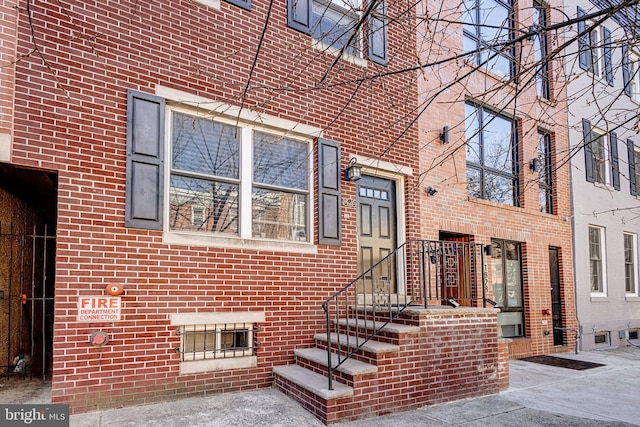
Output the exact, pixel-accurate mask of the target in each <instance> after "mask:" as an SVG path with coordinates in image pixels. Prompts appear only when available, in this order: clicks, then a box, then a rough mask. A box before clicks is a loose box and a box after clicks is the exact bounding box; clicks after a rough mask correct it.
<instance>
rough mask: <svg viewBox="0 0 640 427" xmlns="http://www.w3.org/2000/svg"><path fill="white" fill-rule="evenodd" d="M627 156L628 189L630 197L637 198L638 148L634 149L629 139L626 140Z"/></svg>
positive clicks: (639, 155)
mask: <svg viewBox="0 0 640 427" xmlns="http://www.w3.org/2000/svg"><path fill="white" fill-rule="evenodd" d="M627 156H628V159H629V189H630V192H631V195H632V196H637V195H638V185H640V147H636V145H635V144H634V142H633V141H632V140H631V139H627Z"/></svg>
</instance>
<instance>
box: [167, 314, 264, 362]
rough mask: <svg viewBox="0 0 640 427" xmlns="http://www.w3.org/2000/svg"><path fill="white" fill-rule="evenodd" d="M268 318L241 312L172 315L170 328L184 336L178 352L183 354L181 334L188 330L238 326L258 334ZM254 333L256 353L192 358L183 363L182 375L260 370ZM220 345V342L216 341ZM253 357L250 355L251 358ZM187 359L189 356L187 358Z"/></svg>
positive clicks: (252, 337)
mask: <svg viewBox="0 0 640 427" xmlns="http://www.w3.org/2000/svg"><path fill="white" fill-rule="evenodd" d="M265 319H266V314H265V312H263V311H240V312H235V311H234V312H215V313H214V312H198V313H173V314H172V315H171V321H170V324H171V326H172V327H175V328H176V329H175V331H176V333H177V334H179V335H180V336H181V338H180V343H179V347H178V352H177V353H180V352H181V351H183V350H184V341H183V338H182V337H183V336H184V334H183V333H182V332H183V331H184V328H185V327H194V326H195V328H196V329H197V328H201V329H204V328H205V326H207V328H209V327H211V328H214V327H215V329H216V333H218V328H220V331H222V330H225V329H229V326H231V325H234V324H237V325H241V326H245V325H251V330H252V331H256V329H257V326H258V325H259V324H261V323H264V322H265ZM254 333H255V332H253V333H251V337H250V339H251V341H249V342H251V343H253V349H252V350H251V352H249V350H247V351H242V352H241V351H236V352H235V354H234V353H233V352H229V354H224V355H222V354H221V356H220V357H216V358H213V357H212V358H209V359H207V358H204V356H205V354H204V352H202V353H203V354H202V355H201V357H196V358H191V359H186V358H185V360H181V361H180V374H181V375H182V374H192V373H196V372H205V371H222V370H229V369H241V368H255V367H257V366H258V357H257V355H256V352H255V349H256V348H257V347H258V346H259V345H257V343H256V342H255V336H254ZM217 342H219V341H217ZM249 353H251V354H249ZM185 356H186V355H185Z"/></svg>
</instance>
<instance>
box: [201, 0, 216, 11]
mask: <svg viewBox="0 0 640 427" xmlns="http://www.w3.org/2000/svg"><path fill="white" fill-rule="evenodd" d="M195 2H196V3H200V4H202V5H204V6H208V7H211V8H213V9H218V10H219V9H220V0H195Z"/></svg>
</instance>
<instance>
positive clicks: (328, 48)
mask: <svg viewBox="0 0 640 427" xmlns="http://www.w3.org/2000/svg"><path fill="white" fill-rule="evenodd" d="M349 3H353V4H349ZM364 4H365V0H312V2H311V7H312V8H313V10H314V11H316V9H319V10H320V13H322V12H323V11H325V9H326V11H329V13H331V14H335V16H336V17H337V18H340V13H342V15H341V16H343V17H349V16H350V17H352V21H353V23H354V24H357V22H358V21H359V20H360V16H361V13H362V9H363V5H364ZM312 16H313V17H314V18H313V19H315V13H313V12H312ZM347 19H348V18H347ZM318 24H320V23H319V22H318ZM357 31H358V33H357V34H356V39H357V45H356V53H355V54H354V53H350V52H348V51H347V50H345V51H344V52H343V53H342V58H343V59H345V60H346V61H348V62H352V63H354V64H357V65H360V66H364V67H366V66H367V60H366V59H365V57H364V52H363V47H364V32H363V28H362V27H360V28H358V30H357ZM313 32H315V24H314V25H312V47H314V48H315V49H318V50H322V51H324V52H327V53H329V54H331V55H334V56H338V55H340V54H341V50H342V49H341V48H339V47H336V46H334V45H333V44H332V43H331V42H329V43H327V42H325V41H323V40H320V39H319V38H316V36H315V35H313Z"/></svg>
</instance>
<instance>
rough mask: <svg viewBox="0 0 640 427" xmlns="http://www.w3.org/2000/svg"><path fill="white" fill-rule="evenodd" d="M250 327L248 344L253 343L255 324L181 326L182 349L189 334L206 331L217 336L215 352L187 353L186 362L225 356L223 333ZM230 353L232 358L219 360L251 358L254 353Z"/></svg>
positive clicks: (246, 351)
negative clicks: (222, 344) (222, 345)
mask: <svg viewBox="0 0 640 427" xmlns="http://www.w3.org/2000/svg"><path fill="white" fill-rule="evenodd" d="M246 325H250V326H251V329H250V330H249V331H248V337H247V342H253V329H252V328H253V323H250V322H243V323H216V324H195V325H184V326H181V328H182V333H181V335H180V337H181V338H180V348H181V349H184V348H185V343H184V339H185V336H186V334H187V333H188V332H198V331H204V330H205V329H206V330H207V331H210V332H214V331H215V334H216V337H215V341H214V342H215V344H216V346H215V348H214V349H213V350H203V351H193V352H185V354H184V360H185V361H191V360H204V359H208V358H214V357H215V355H216V354H225V350H223V349H222V347H221V343H222V332H223V331H227V330H241V329H244V326H246ZM229 353H233V354H234V355H232V356H218V357H219V358H232V357H243V356H251V355H252V353H253V349H249V350H234V351H230V352H229Z"/></svg>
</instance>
